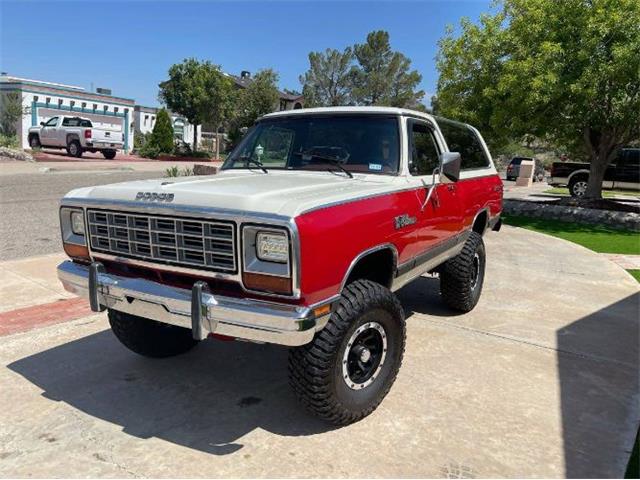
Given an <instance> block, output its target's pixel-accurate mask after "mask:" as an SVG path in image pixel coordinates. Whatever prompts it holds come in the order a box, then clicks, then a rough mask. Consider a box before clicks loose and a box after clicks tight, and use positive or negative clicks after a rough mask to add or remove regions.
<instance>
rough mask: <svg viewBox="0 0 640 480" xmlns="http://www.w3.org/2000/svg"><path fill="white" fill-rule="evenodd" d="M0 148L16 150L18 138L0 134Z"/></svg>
mask: <svg viewBox="0 0 640 480" xmlns="http://www.w3.org/2000/svg"><path fill="white" fill-rule="evenodd" d="M0 147H8V148H18V136H17V135H5V134H4V133H0Z"/></svg>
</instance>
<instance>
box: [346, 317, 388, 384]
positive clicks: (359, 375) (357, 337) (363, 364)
mask: <svg viewBox="0 0 640 480" xmlns="http://www.w3.org/2000/svg"><path fill="white" fill-rule="evenodd" d="M386 355H387V335H386V332H385V330H384V328H383V327H382V325H380V324H379V323H377V322H369V323H365V324H364V325H361V326H360V327H359V328H357V329H356V331H355V332H353V334H352V335H351V337H350V338H349V341H348V342H347V347H346V348H345V351H344V355H343V358H342V376H343V379H344V381H345V383H346V384H347V386H348V387H349V388H351V389H353V390H360V389H363V388H366V387H368V386H369V385H371V383H373V382H374V381H375V379H376V378H377V377H378V375H379V374H380V371H381V370H382V366H383V365H384V360H385V357H386Z"/></svg>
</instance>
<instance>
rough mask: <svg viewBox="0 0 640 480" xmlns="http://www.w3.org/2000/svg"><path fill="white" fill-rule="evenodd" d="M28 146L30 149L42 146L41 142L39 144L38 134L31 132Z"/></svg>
mask: <svg viewBox="0 0 640 480" xmlns="http://www.w3.org/2000/svg"><path fill="white" fill-rule="evenodd" d="M28 140H29V146H30V147H32V148H37V147H40V146H42V142H40V134H38V133H36V132H31V133H30V134H29V138H28Z"/></svg>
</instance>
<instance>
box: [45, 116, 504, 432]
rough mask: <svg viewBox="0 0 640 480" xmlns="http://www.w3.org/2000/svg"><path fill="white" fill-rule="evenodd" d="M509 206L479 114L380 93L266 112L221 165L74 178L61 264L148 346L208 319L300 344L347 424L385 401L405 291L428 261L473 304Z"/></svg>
mask: <svg viewBox="0 0 640 480" xmlns="http://www.w3.org/2000/svg"><path fill="white" fill-rule="evenodd" d="M445 145H446V146H448V149H447V148H446V147H445ZM501 210H502V182H501V180H500V178H499V176H498V174H497V172H496V169H495V167H494V164H493V161H492V159H491V155H490V154H489V151H488V149H487V147H486V145H485V142H484V140H483V139H482V137H481V135H480V133H479V132H478V131H477V130H476V129H475V128H473V127H471V126H469V125H466V124H463V123H458V122H453V121H450V120H446V119H443V118H438V117H434V116H432V115H428V114H425V113H421V112H416V111H411V110H404V109H396V108H384V107H333V108H319V109H306V110H304V109H303V110H288V111H286V112H277V113H272V114H269V115H266V116H264V117H262V118H261V119H260V120H259V121H258V122H257V124H256V125H255V126H254V127H253V128H252V129H251V130H250V131H249V132H248V133H247V134H246V135H245V137H244V138H243V139H242V141H241V142H240V143H239V145H238V147H237V148H236V149H235V150H234V151H233V152H232V153H231V154H230V155H229V157H228V158H227V160H226V161H225V163H224V164H223V166H222V169H221V171H220V172H219V173H218V174H217V175H211V176H209V177H201V178H199V179H197V180H193V179H192V178H181V179H171V181H167V180H166V179H158V180H156V181H153V180H144V181H134V182H128V183H119V184H115V185H110V186H96V187H89V188H79V189H76V190H73V191H71V192H69V193H68V194H67V195H66V196H65V197H64V198H63V200H62V205H61V209H60V222H61V230H62V240H63V245H64V248H65V251H66V253H67V254H68V255H69V257H70V260H69V261H65V262H64V263H62V264H60V265H59V267H58V276H59V278H60V280H61V281H62V284H63V285H64V287H65V288H66V289H67V290H68V291H70V292H73V293H76V294H78V295H81V296H83V297H86V298H88V299H89V301H90V305H91V308H92V310H93V311H96V312H98V311H103V310H105V309H107V310H108V318H109V322H110V324H111V327H112V330H113V332H114V334H115V335H116V337H117V338H118V339H119V340H120V341H121V342H122V343H123V344H124V345H125V346H126V347H128V348H129V349H131V350H132V351H134V352H136V353H138V354H140V355H144V356H148V357H170V356H173V355H178V354H181V353H185V352H187V351H188V350H190V349H191V348H193V347H194V346H195V345H196V344H197V343H198V342H200V341H201V340H204V339H205V338H207V337H208V336H214V337H224V338H229V337H231V338H237V339H242V340H248V341H254V342H259V343H262V342H270V343H275V344H280V345H286V346H289V347H292V348H291V351H290V356H289V377H290V383H291V385H292V387H293V390H294V391H295V393H296V394H297V396H298V398H299V399H300V400H301V402H302V403H303V404H304V405H305V406H306V407H308V408H309V409H310V410H311V411H312V412H314V413H315V414H316V415H318V416H320V417H322V418H324V419H326V420H328V421H331V422H333V423H336V424H348V423H351V422H354V421H357V420H359V419H361V418H363V417H365V416H366V415H369V414H370V413H371V412H373V411H374V410H375V409H376V407H377V406H378V405H379V404H380V402H381V401H382V400H383V398H384V397H385V395H386V394H387V392H388V391H389V389H390V388H391V386H392V384H393V383H394V380H395V378H396V375H397V373H398V370H399V368H400V365H401V363H402V357H403V353H404V350H405V335H406V326H405V316H404V312H403V309H402V305H401V304H400V302H399V300H398V298H397V297H396V296H395V294H394V293H393V292H395V291H396V290H398V289H399V288H401V287H402V286H404V285H406V284H408V283H409V282H411V281H413V280H415V279H417V278H419V277H420V276H421V275H422V274H424V273H426V272H433V273H436V274H437V275H438V276H439V280H440V292H441V295H442V300H443V301H444V302H445V303H446V304H447V305H448V306H449V307H450V308H452V309H455V310H458V311H460V312H468V311H470V310H472V309H473V308H474V307H475V305H476V304H477V302H478V300H479V298H480V294H481V291H482V287H483V283H484V276H485V262H486V258H485V247H484V241H483V235H485V232H487V231H488V230H490V229H494V230H499V228H500V225H501V220H500V214H501ZM167 368H170V367H169V364H167ZM247 368H251V367H249V366H248V367H247ZM253 368H260V366H259V365H255V366H253ZM212 374H215V373H213V372H212ZM212 401H215V400H212ZM273 407H276V408H277V406H273Z"/></svg>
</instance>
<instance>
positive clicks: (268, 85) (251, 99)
mask: <svg viewBox="0 0 640 480" xmlns="http://www.w3.org/2000/svg"><path fill="white" fill-rule="evenodd" d="M279 100H280V92H279V91H278V74H277V73H276V72H275V71H274V70H272V69H270V68H267V69H265V70H260V71H258V72H257V73H256V74H255V75H254V76H253V78H252V79H251V81H250V82H249V83H248V84H247V86H246V87H245V88H244V89H242V90H240V92H239V94H238V99H237V106H238V107H237V121H236V122H235V123H237V124H238V126H239V127H249V126H251V125H252V124H253V123H254V122H255V121H256V119H257V118H258V117H261V116H262V115H265V114H267V113H270V112H273V111H275V110H277V109H278V102H279Z"/></svg>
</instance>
